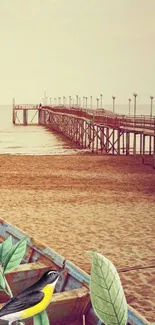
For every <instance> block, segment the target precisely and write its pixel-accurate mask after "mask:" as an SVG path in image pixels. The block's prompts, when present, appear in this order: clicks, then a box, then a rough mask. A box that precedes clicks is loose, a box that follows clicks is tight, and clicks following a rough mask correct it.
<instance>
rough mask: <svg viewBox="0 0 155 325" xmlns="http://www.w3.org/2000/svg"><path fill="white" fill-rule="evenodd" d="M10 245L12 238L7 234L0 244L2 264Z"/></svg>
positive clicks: (0, 261) (0, 260)
mask: <svg viewBox="0 0 155 325" xmlns="http://www.w3.org/2000/svg"><path fill="white" fill-rule="evenodd" d="M11 247H12V238H11V236H9V237H8V238H7V239H6V240H4V241H3V243H2V244H0V263H1V264H3V262H4V260H5V258H6V255H7V254H8V252H9V250H10V249H11Z"/></svg>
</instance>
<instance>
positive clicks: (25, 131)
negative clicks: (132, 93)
mask: <svg viewBox="0 0 155 325" xmlns="http://www.w3.org/2000/svg"><path fill="white" fill-rule="evenodd" d="M94 108H95V107H94ZM99 108H100V107H99ZM104 108H105V109H107V110H112V105H104ZM128 110H129V109H128V105H115V112H117V113H120V114H128ZM131 114H133V107H132V105H131ZM149 114H150V105H139V106H138V105H137V115H149ZM18 118H19V120H22V116H20V112H19V113H18ZM31 119H34V120H33V121H34V122H35V119H36V117H35V116H34V112H29V121H30V120H31ZM36 122H37V120H36ZM78 151H81V150H77V149H75V148H72V147H71V146H70V145H69V144H68V142H67V141H65V140H63V139H62V137H60V136H59V135H57V134H55V133H54V132H52V131H49V130H48V129H46V128H45V127H43V126H37V125H30V126H22V125H20V126H19V125H18V126H17V125H13V124H12V107H11V106H5V105H1V106H0V154H22V155H23V154H26V155H59V154H61V155H66V154H76V153H77V152H78Z"/></svg>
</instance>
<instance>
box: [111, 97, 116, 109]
mask: <svg viewBox="0 0 155 325" xmlns="http://www.w3.org/2000/svg"><path fill="white" fill-rule="evenodd" d="M115 99H116V96H112V101H113V104H112V107H113V113H115Z"/></svg>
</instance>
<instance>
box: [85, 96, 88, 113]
mask: <svg viewBox="0 0 155 325" xmlns="http://www.w3.org/2000/svg"><path fill="white" fill-rule="evenodd" d="M85 98H86V110H87V99H88V97H85Z"/></svg>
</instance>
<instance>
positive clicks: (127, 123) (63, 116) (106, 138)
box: [13, 104, 155, 167]
mask: <svg viewBox="0 0 155 325" xmlns="http://www.w3.org/2000/svg"><path fill="white" fill-rule="evenodd" d="M30 111H31V112H32V111H34V114H33V116H32V118H31V119H29V112H30ZM19 112H20V117H19ZM13 123H14V124H16V125H17V124H18V125H19V124H22V125H29V124H34V123H35V124H38V125H44V126H46V127H48V128H50V129H52V130H53V131H55V132H57V133H61V134H63V135H64V136H65V137H66V138H68V139H69V140H70V141H71V142H72V143H73V145H75V146H76V147H77V148H79V149H85V150H89V151H91V152H92V153H97V154H99V153H100V154H118V155H120V154H126V155H129V154H134V155H136V154H140V155H141V156H142V161H143V160H144V156H145V155H146V154H148V155H150V156H152V158H153V166H154V167H155V117H150V116H147V115H141V116H126V115H120V114H114V113H112V112H110V111H106V110H104V109H102V110H92V109H82V108H81V107H77V106H71V107H69V106H62V105H59V106H41V105H15V104H14V105H13Z"/></svg>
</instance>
